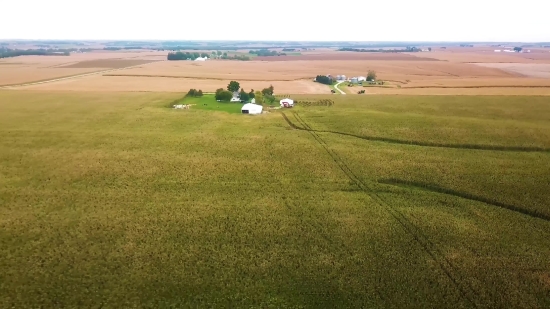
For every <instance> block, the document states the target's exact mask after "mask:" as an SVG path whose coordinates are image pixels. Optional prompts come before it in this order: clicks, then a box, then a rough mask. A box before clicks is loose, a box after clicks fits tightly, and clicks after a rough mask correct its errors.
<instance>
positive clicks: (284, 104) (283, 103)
mask: <svg viewBox="0 0 550 309" xmlns="http://www.w3.org/2000/svg"><path fill="white" fill-rule="evenodd" d="M279 103H280V104H281V107H293V106H294V100H292V99H289V98H286V99H282V100H281V101H280V102H279Z"/></svg>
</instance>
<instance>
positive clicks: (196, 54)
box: [191, 52, 201, 60]
mask: <svg viewBox="0 0 550 309" xmlns="http://www.w3.org/2000/svg"><path fill="white" fill-rule="evenodd" d="M200 56H201V54H199V53H197V52H194V53H193V58H191V59H193V60H195V59H197V58H199V57H200Z"/></svg>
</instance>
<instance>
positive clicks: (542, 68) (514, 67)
mask: <svg viewBox="0 0 550 309" xmlns="http://www.w3.org/2000/svg"><path fill="white" fill-rule="evenodd" d="M478 65H479V66H484V67H489V68H497V69H501V70H503V71H508V72H513V73H518V74H521V75H524V76H528V77H535V78H547V79H550V63H548V64H541V63H536V64H533V63H478Z"/></svg>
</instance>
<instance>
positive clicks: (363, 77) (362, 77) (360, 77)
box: [357, 76, 367, 82]
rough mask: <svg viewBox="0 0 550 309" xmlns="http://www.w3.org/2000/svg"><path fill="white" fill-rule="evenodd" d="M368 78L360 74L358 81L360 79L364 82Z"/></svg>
mask: <svg viewBox="0 0 550 309" xmlns="http://www.w3.org/2000/svg"><path fill="white" fill-rule="evenodd" d="M366 80H367V78H366V77H365V76H358V77H357V81H358V82H364V81H366Z"/></svg>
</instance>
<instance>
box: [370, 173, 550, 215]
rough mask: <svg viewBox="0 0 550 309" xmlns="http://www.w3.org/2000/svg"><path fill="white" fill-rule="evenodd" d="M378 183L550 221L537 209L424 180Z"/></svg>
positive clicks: (383, 181)
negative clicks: (451, 197)
mask: <svg viewBox="0 0 550 309" xmlns="http://www.w3.org/2000/svg"><path fill="white" fill-rule="evenodd" d="M378 183H381V184H386V185H391V186H396V187H409V188H410V187H412V188H416V189H419V190H424V191H429V192H435V193H439V194H446V195H451V196H456V197H459V198H463V199H467V200H470V201H476V202H480V203H484V204H487V205H491V206H494V207H499V208H503V209H507V210H509V211H513V212H515V213H518V214H521V215H525V216H529V217H531V218H536V219H541V220H545V221H550V216H549V215H546V214H543V213H540V212H537V211H532V210H528V209H524V208H522V207H519V206H516V205H512V204H506V203H502V202H499V201H496V200H494V199H489V198H485V197H482V196H476V195H473V194H470V193H466V192H460V191H456V190H452V189H448V188H443V187H440V186H436V185H433V184H429V183H422V182H416V181H410V180H403V179H395V178H390V179H381V180H379V181H378Z"/></svg>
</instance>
